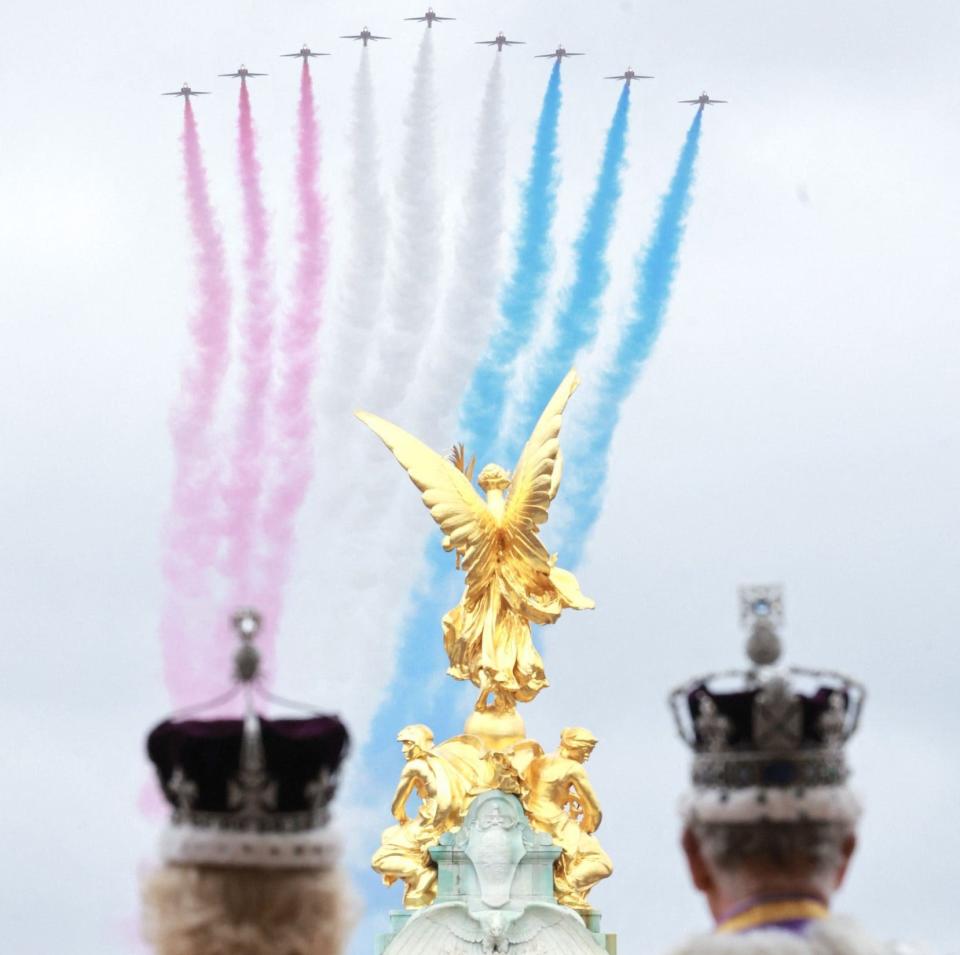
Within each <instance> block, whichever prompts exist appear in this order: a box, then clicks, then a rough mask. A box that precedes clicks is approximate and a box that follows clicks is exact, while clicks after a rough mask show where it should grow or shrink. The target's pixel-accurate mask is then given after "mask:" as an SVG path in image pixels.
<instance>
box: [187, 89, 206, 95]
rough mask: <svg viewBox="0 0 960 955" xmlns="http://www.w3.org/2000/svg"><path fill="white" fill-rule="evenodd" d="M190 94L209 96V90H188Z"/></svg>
mask: <svg viewBox="0 0 960 955" xmlns="http://www.w3.org/2000/svg"><path fill="white" fill-rule="evenodd" d="M190 95H191V96H209V95H210V90H190Z"/></svg>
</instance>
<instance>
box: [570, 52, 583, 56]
mask: <svg viewBox="0 0 960 955" xmlns="http://www.w3.org/2000/svg"><path fill="white" fill-rule="evenodd" d="M586 55H587V54H586V53H568V54H567V56H586Z"/></svg>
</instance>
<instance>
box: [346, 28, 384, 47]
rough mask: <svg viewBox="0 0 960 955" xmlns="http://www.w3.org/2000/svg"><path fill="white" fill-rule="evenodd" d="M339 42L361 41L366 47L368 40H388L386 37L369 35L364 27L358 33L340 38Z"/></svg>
mask: <svg viewBox="0 0 960 955" xmlns="http://www.w3.org/2000/svg"><path fill="white" fill-rule="evenodd" d="M340 39H341V40H363V45H364V46H366V45H367V43H368V42H369V41H370V40H389V39H390V37H388V36H376V35H375V34H373V33H371V32H370V31H369V30H368V29H367V28H366V27H364V28H363V29H362V30H361V31H360V32H359V33H348V34H346V35H345V36H341V37H340Z"/></svg>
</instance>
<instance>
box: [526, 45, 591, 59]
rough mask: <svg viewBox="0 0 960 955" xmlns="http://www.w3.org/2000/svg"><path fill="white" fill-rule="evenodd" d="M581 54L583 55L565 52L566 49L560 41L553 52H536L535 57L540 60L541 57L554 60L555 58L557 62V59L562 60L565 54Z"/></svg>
mask: <svg viewBox="0 0 960 955" xmlns="http://www.w3.org/2000/svg"><path fill="white" fill-rule="evenodd" d="M583 55H584V54H583V53H567V51H566V50H565V49H564V48H563V44H562V43H561V44H560V46H558V47H557V48H556V49H555V50H554V51H553V53H537V54H536V58H537V59H538V60H542V59H555V60H557V62H559V61H560V60H562V59H563V58H564V57H565V56H583Z"/></svg>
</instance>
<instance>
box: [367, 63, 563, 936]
mask: <svg viewBox="0 0 960 955" xmlns="http://www.w3.org/2000/svg"><path fill="white" fill-rule="evenodd" d="M561 103H562V94H561V88H560V64H559V62H558V63H556V64H554V67H553V70H552V71H551V73H550V79H549V82H548V83H547V89H546V92H545V94H544V97H543V103H542V106H541V109H540V118H539V120H538V122H537V131H536V136H535V138H534V144H533V155H532V158H531V161H530V168H529V172H528V175H527V179H526V181H525V182H524V185H523V190H522V194H521V215H520V230H519V234H518V235H517V238H516V249H517V261H516V265H515V267H514V270H513V273H512V275H511V276H510V280H509V282H508V283H507V286H506V288H505V289H504V293H503V296H502V299H501V302H500V314H501V318H500V321H499V322H498V324H497V328H496V329H495V330H494V333H493V334H492V335H491V338H490V344H489V346H488V348H487V352H486V354H485V355H483V356H482V357H481V359H480V361H479V362H478V364H477V368H476V370H475V371H474V374H473V378H472V380H471V382H470V385H469V387H468V389H467V392H466V394H465V396H464V399H463V404H462V406H461V416H460V417H461V422H462V424H463V425H468V426H469V429H470V435H469V441H468V447H469V448H470V451H471V453H474V452H476V453H477V459H478V460H479V461H481V462H483V461H486V460H488V459H489V454H490V451H491V449H492V447H493V445H494V443H495V441H496V439H497V436H498V434H499V431H500V423H501V419H502V416H503V410H504V402H505V397H506V390H507V385H508V384H509V381H510V375H511V373H512V367H513V361H514V357H515V356H516V354H517V353H518V352H519V351H521V350H522V348H523V347H524V346H525V345H526V344H527V342H528V341H529V340H530V337H531V335H532V334H533V330H534V328H535V326H536V317H537V307H538V305H539V303H540V301H541V299H542V298H543V294H544V290H545V289H546V284H547V280H548V278H549V274H550V268H551V265H552V261H553V257H552V251H551V246H550V236H551V232H552V228H553V220H554V213H555V210H556V195H557V180H558V177H557V126H558V121H559V117H560V106H561ZM370 440H376V439H375V438H374V437H373V435H370ZM384 453H386V452H384ZM398 479H399V478H398ZM411 493H413V491H412V489H411ZM428 519H429V518H428V516H427V515H426V514H424V520H428ZM426 563H427V573H426V574H425V579H424V581H423V582H422V583H421V585H420V587H419V588H418V592H417V593H415V594H414V595H413V598H414V609H413V612H412V613H411V614H410V616H409V618H408V619H407V620H406V621H405V623H404V625H403V628H402V630H401V637H400V640H399V644H398V649H397V664H398V665H397V672H396V674H395V675H394V677H393V680H392V682H391V685H390V689H389V697H388V698H387V700H386V701H385V702H384V703H383V705H382V706H381V707H380V709H379V710H378V712H377V715H376V717H375V718H374V721H373V725H372V727H371V730H370V739H369V742H368V743H367V745H366V747H365V749H364V751H363V753H362V756H361V761H362V766H363V770H362V771H363V773H364V779H363V780H362V781H361V783H360V784H359V785H360V786H363V787H364V792H363V794H362V795H360V794H359V793H354V794H353V795H354V797H355V798H358V799H360V800H362V802H363V803H364V804H366V805H370V806H372V807H374V808H375V809H376V811H377V812H378V813H382V814H383V816H382V818H383V826H384V827H385V826H386V825H387V824H388V823H389V822H390V820H389V818H388V816H387V815H386V809H387V807H388V806H389V804H390V794H391V792H392V787H393V785H394V784H395V781H396V780H397V779H398V778H399V774H400V771H401V769H402V768H403V758H402V755H401V752H400V747H399V745H398V744H397V742H396V734H397V732H398V731H399V730H400V729H402V728H403V727H404V726H406V725H407V724H409V723H426V724H427V725H428V726H429V727H430V728H431V729H432V730H433V731H434V734H435V738H436V739H437V740H442V739H446V738H447V737H450V736H454V735H457V734H458V733H461V732H463V721H464V719H465V718H466V716H467V714H468V713H469V712H470V709H471V706H472V701H473V697H474V696H475V691H474V688H473V686H472V685H470V684H468V683H460V682H456V681H454V680H453V679H452V678H450V677H448V676H447V675H446V669H447V665H448V663H449V661H448V660H447V656H446V653H445V652H444V649H443V640H442V631H441V627H440V619H441V617H442V616H443V614H444V613H446V611H447V610H449V609H450V608H451V607H453V606H454V605H455V604H456V602H457V601H458V600H459V598H460V592H461V589H462V586H463V583H462V581H461V580H460V579H459V576H460V575H459V574H457V573H456V572H455V571H454V559H453V556H452V555H450V554H447V553H444V551H443V550H442V549H441V547H440V536H439V532H438V533H436V534H434V535H431V537H430V541H429V544H428V545H427V554H426ZM369 848H370V854H371V855H372V854H373V850H374V848H375V845H374V844H371V845H370V847H369ZM354 876H355V880H356V882H357V886H358V888H359V890H360V891H361V892H362V894H363V896H364V901H365V903H366V912H365V916H364V920H363V923H362V924H361V926H360V927H359V929H358V931H357V932H356V934H355V936H354V939H353V943H352V945H351V953H352V955H361V953H362V955H367V953H368V952H369V951H370V949H371V947H372V938H373V935H374V933H375V932H377V931H386V929H387V910H388V908H389V907H391V906H392V907H394V908H398V907H399V906H400V891H399V888H398V887H396V886H395V887H393V888H392V889H386V888H385V887H384V886H383V885H382V884H381V882H380V879H379V877H378V876H377V875H376V874H375V873H373V872H372V871H371V870H370V869H369V868H366V869H364V870H362V871H360V872H355V873H354Z"/></svg>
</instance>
